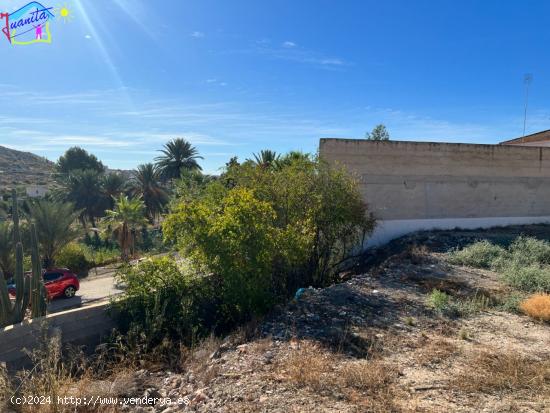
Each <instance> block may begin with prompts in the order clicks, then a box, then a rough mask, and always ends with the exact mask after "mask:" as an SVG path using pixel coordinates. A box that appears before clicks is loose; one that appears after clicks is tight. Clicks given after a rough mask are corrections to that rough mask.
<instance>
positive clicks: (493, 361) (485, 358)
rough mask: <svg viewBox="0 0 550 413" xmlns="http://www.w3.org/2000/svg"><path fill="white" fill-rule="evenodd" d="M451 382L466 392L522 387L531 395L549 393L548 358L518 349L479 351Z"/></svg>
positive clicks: (549, 368) (485, 391)
mask: <svg viewBox="0 0 550 413" xmlns="http://www.w3.org/2000/svg"><path fill="white" fill-rule="evenodd" d="M452 384H453V385H455V386H456V387H457V388H459V389H461V390H465V391H469V392H482V393H491V392H495V391H496V392H513V391H520V390H521V391H525V392H528V393H530V394H533V395H542V394H545V393H546V394H549V395H550V393H549V391H550V360H542V361H541V360H535V359H532V358H527V357H525V356H522V355H520V354H517V353H502V352H499V353H493V352H488V351H480V352H478V353H477V354H475V355H474V357H472V358H471V359H470V360H469V361H468V363H467V364H466V366H465V368H464V370H463V372H462V373H461V374H460V375H458V376H457V377H455V379H454V380H453V382H452Z"/></svg>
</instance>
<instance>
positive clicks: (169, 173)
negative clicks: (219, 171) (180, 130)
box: [155, 138, 203, 181]
mask: <svg viewBox="0 0 550 413" xmlns="http://www.w3.org/2000/svg"><path fill="white" fill-rule="evenodd" d="M160 152H162V153H163V155H161V156H158V157H157V158H155V161H156V162H157V167H158V168H159V170H160V174H161V177H162V179H164V180H165V181H167V180H173V179H177V178H179V177H180V176H181V172H182V171H183V170H185V169H186V170H199V171H200V170H201V167H200V165H199V164H198V162H197V159H203V158H202V156H199V152H198V150H197V149H196V148H195V147H194V146H192V145H191V144H190V143H189V142H188V141H186V140H185V139H183V138H176V139H173V140H171V141H170V142H168V143H167V144H166V145H164V148H163V149H162V150H161V151H160Z"/></svg>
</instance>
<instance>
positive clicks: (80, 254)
mask: <svg viewBox="0 0 550 413" xmlns="http://www.w3.org/2000/svg"><path fill="white" fill-rule="evenodd" d="M86 253H87V249H86V247H84V246H83V245H80V244H76V243H70V244H67V245H66V246H64V247H63V248H62V249H61V250H60V251H59V254H58V256H57V265H59V266H60V267H67V268H68V269H70V270H71V271H73V272H74V273H76V274H78V275H80V276H82V275H86V274H87V273H88V270H89V269H90V268H91V267H92V266H93V263H92V262H90V261H89V260H88V259H87V258H86Z"/></svg>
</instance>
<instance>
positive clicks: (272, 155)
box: [249, 149, 280, 168]
mask: <svg viewBox="0 0 550 413" xmlns="http://www.w3.org/2000/svg"><path fill="white" fill-rule="evenodd" d="M253 156H254V159H253V160H252V159H249V161H252V162H253V163H255V164H256V166H259V167H262V168H269V167H270V166H272V165H274V164H276V163H277V162H278V161H279V159H280V155H279V154H277V152H275V151H272V150H270V149H264V150H261V151H260V153H254V154H253Z"/></svg>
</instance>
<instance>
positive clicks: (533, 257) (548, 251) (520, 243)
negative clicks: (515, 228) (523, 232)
mask: <svg viewBox="0 0 550 413" xmlns="http://www.w3.org/2000/svg"><path fill="white" fill-rule="evenodd" d="M508 250H509V254H510V257H509V260H511V261H513V262H514V264H516V265H518V266H529V265H539V264H541V265H548V264H550V243H549V242H548V241H544V240H539V239H536V238H532V237H525V236H519V237H518V238H516V239H515V240H514V242H512V244H511V245H510V247H509V248H508ZM506 266H507V265H506Z"/></svg>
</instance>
